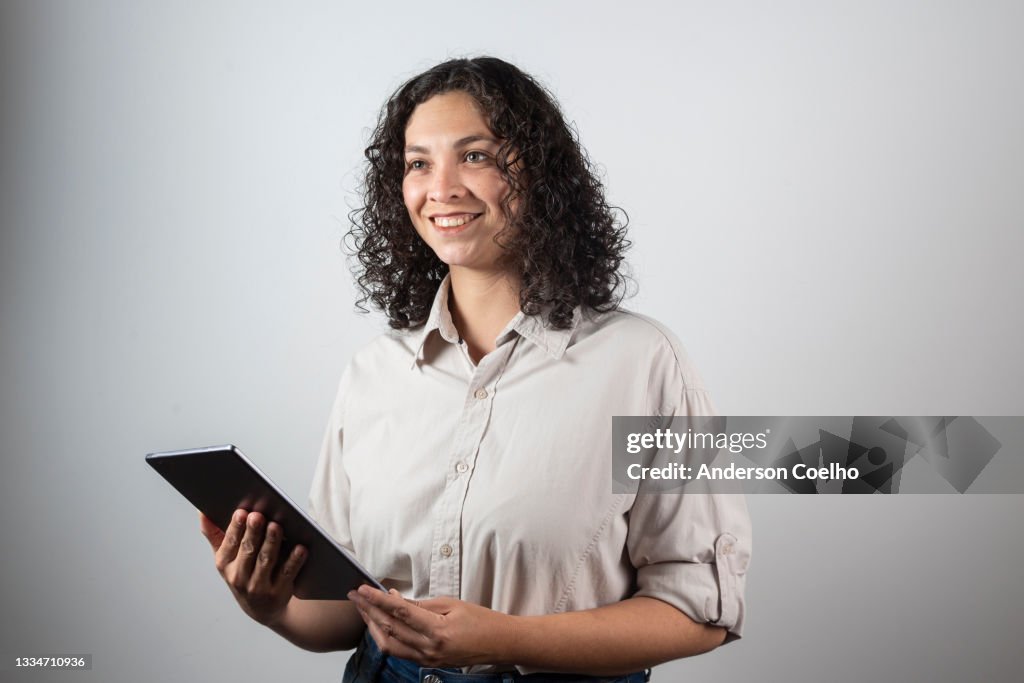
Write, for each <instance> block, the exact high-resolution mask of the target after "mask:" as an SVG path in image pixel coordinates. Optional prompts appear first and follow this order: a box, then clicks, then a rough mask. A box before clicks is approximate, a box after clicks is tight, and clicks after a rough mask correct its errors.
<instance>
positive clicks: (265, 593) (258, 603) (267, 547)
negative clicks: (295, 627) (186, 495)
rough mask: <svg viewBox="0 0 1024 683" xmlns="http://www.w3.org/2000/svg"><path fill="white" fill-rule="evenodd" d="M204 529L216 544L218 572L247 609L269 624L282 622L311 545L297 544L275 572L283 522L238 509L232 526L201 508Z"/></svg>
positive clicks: (240, 603)
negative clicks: (221, 525) (219, 522)
mask: <svg viewBox="0 0 1024 683" xmlns="http://www.w3.org/2000/svg"><path fill="white" fill-rule="evenodd" d="M199 528H200V531H202V532H203V536H206V540H207V541H209V542H210V546H211V547H212V548H213V557H214V564H215V565H216V566H217V571H218V572H220V575H221V576H222V577H223V578H224V581H225V582H226V583H227V584H228V588H230V589H231V593H232V594H233V595H234V596H235V600H237V601H238V604H239V605H241V607H242V610H243V611H244V612H245V613H246V614H248V615H249V616H250V617H252V618H253V619H255V620H256V621H258V622H259V623H261V624H264V625H266V626H273V625H274V624H275V623H278V622H279V621H280V620H281V619H282V617H283V616H284V612H285V608H286V607H287V606H288V601H289V600H291V597H292V589H293V584H294V582H295V576H296V574H298V573H299V569H300V568H301V567H302V563H303V562H304V561H305V559H306V549H305V548H303V547H302V546H295V548H293V549H292V552H291V554H290V555H289V556H288V558H287V559H286V560H285V561H284V564H282V565H281V568H280V569H279V570H278V571H277V572H275V571H274V569H275V567H276V566H277V557H278V554H279V552H280V550H281V540H282V538H283V534H282V531H281V526H280V525H279V524H277V523H276V522H270V524H269V525H268V524H267V521H266V518H265V517H264V516H263V515H261V514H260V513H259V512H247V511H246V510H242V509H238V510H235V512H234V514H232V515H231V523H230V524H228V528H227V531H222V530H221V529H219V528H218V527H217V525H216V524H214V523H213V521H212V520H211V519H210V518H209V517H207V516H206V515H204V514H203V513H202V512H200V513H199Z"/></svg>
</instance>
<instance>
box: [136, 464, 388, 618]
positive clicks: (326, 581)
mask: <svg viewBox="0 0 1024 683" xmlns="http://www.w3.org/2000/svg"><path fill="white" fill-rule="evenodd" d="M146 462H148V463H149V464H150V465H152V466H153V469H155V470H156V471H157V472H159V473H160V475H161V476H163V478H164V479H166V480H167V481H168V482H169V483H170V484H171V486H173V487H174V488H176V489H178V492H179V493H181V494H182V495H183V496H185V498H187V499H188V500H189V502H190V503H192V505H194V506H195V507H196V508H198V509H199V510H201V511H202V512H203V514H205V515H206V516H207V517H209V518H210V519H211V520H212V521H213V523H214V524H216V525H217V526H218V527H220V528H221V529H227V528H228V524H229V523H230V522H231V515H232V514H233V513H234V511H235V510H237V509H238V508H245V509H246V510H249V511H256V512H260V513H262V514H263V516H264V517H266V518H267V519H268V520H273V521H275V522H277V523H278V524H280V525H281V527H282V530H283V531H284V541H283V543H282V546H281V551H280V557H281V558H283V557H287V556H288V553H290V552H291V549H292V548H293V547H295V546H296V545H303V546H305V547H306V550H307V555H306V562H305V563H304V564H303V565H302V568H301V569H299V574H298V576H296V577H295V587H294V593H295V596H296V597H299V598H302V599H304V600H345V599H347V598H346V595H347V594H348V592H349V591H350V590H355V589H356V588H358V587H359V586H361V585H362V584H364V583H368V584H370V585H371V586H375V587H377V588H379V589H380V590H382V591H385V592H387V589H385V588H384V586H382V585H381V584H380V582H379V581H377V580H376V579H374V578H373V577H372V576H371V575H370V573H369V572H368V571H366V569H364V568H363V566H362V565H360V564H359V562H358V561H356V559H355V558H354V557H353V556H352V554H351V553H350V552H348V551H347V550H346V549H345V548H342V547H341V546H340V545H338V544H337V543H336V542H335V541H334V540H333V539H332V538H331V537H330V536H329V535H328V534H327V532H325V531H324V530H323V529H321V528H320V526H319V525H318V524H317V523H316V522H314V521H313V520H312V519H310V517H309V515H307V514H306V513H305V512H303V511H302V509H301V508H300V507H299V506H297V505H296V504H295V503H293V502H292V501H291V499H290V498H288V496H286V495H285V494H284V493H283V492H282V491H281V489H279V488H278V487H277V486H275V485H274V483H273V482H272V481H270V479H268V478H267V476H266V475H265V474H263V472H261V471H260V470H259V468H257V467H256V466H255V465H254V464H252V462H250V461H249V459H248V458H246V457H245V456H244V455H242V452H241V451H240V450H238V449H237V448H236V447H234V446H231V445H227V446H209V447H207V448H194V449H190V450H184V451H166V452H163V453H150V454H149V455H147V456H146Z"/></svg>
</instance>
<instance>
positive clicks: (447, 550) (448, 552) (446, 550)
mask: <svg viewBox="0 0 1024 683" xmlns="http://www.w3.org/2000/svg"><path fill="white" fill-rule="evenodd" d="M441 554H442V555H444V556H445V557H451V556H452V547H451V546H450V545H448V544H447V543H445V544H444V545H443V546H441Z"/></svg>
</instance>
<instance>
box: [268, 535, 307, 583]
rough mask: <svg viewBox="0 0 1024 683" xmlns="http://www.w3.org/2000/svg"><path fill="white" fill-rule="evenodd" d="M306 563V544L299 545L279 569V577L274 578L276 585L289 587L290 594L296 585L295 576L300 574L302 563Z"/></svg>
mask: <svg viewBox="0 0 1024 683" xmlns="http://www.w3.org/2000/svg"><path fill="white" fill-rule="evenodd" d="M305 563H306V548H305V546H301V545H297V546H295V547H294V548H292V551H291V553H289V555H288V559H286V560H285V561H284V564H283V565H281V569H280V571H278V573H277V577H276V578H275V579H274V581H275V583H276V585H278V586H281V587H284V588H287V590H288V593H289V595H290V594H291V593H292V591H293V587H294V585H295V577H296V576H298V575H299V570H300V569H302V565H303V564H305Z"/></svg>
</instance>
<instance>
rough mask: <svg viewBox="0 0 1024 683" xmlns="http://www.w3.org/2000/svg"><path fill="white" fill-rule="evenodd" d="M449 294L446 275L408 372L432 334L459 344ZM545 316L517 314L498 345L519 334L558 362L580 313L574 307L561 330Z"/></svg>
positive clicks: (498, 340)
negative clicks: (553, 325)
mask: <svg viewBox="0 0 1024 683" xmlns="http://www.w3.org/2000/svg"><path fill="white" fill-rule="evenodd" d="M450 291H451V275H445V277H444V280H442V281H441V285H440V286H439V287H438V288H437V294H436V295H435V296H434V304H433V305H432V306H431V307H430V314H429V315H428V316H427V321H426V322H425V323H424V324H423V328H422V329H421V330H420V332H419V336H418V338H417V340H416V352H415V353H414V354H413V359H412V366H411V369H415V368H416V366H417V365H418V364H419V362H420V360H421V359H422V357H423V347H424V346H425V345H426V343H427V339H429V338H430V334H431V332H434V331H435V330H437V332H438V333H439V334H440V335H441V338H442V339H444V340H445V341H446V342H448V343H449V344H458V343H459V342H460V341H461V337H460V336H459V331H458V330H457V329H455V323H454V322H453V321H452V314H451V311H450V310H449V309H448V296H449V293H450ZM544 313H546V311H545V312H544ZM544 313H542V314H540V315H526V314H525V313H523V312H522V311H519V312H518V313H516V315H515V317H514V318H512V320H510V321H509V323H508V325H506V326H505V329H504V330H502V331H501V333H500V334H499V335H498V338H497V343H498V345H499V346H500V345H502V344H504V343H506V342H507V341H509V340H510V339H512V337H513V336H514V335H516V334H518V335H519V336H521V337H523V338H525V339H527V340H529V341H531V342H533V343H534V344H536V345H537V346H539V347H541V348H542V349H544V351H545V352H546V353H547V354H548V355H549V356H551V357H552V358H553V359H555V360H558V359H560V358H561V357H562V356H563V355H564V354H565V350H566V349H567V348H568V347H569V341H570V340H571V339H572V334H573V332H575V331H576V327H577V326H578V325H579V322H580V319H581V318H582V313H581V312H580V308H579V306H577V307H576V309H575V310H574V311H573V312H572V322H571V323H570V325H569V327H568V328H567V329H564V330H558V329H555V328H553V327H550V326H549V325H548V324H547V323H546V322H545V319H546V316H545V315H544Z"/></svg>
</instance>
